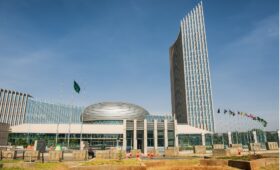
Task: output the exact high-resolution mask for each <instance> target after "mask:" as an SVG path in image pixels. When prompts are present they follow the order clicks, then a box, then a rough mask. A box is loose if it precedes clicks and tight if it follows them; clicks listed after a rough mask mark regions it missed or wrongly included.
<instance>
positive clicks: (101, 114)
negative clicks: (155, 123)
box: [82, 102, 149, 122]
mask: <svg viewBox="0 0 280 170" xmlns="http://www.w3.org/2000/svg"><path fill="white" fill-rule="evenodd" d="M148 114H149V113H148V112H147V111H146V110H145V109H144V108H142V107H140V106H137V105H134V104H130V103H123V102H102V103H97V104H93V105H90V106H88V107H86V108H85V110H84V112H83V115H82V116H83V117H82V120H83V121H84V122H88V121H95V120H123V119H127V120H133V119H138V120H141V119H142V120H143V119H144V118H145V116H146V115H148Z"/></svg>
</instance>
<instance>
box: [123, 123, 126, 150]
mask: <svg viewBox="0 0 280 170" xmlns="http://www.w3.org/2000/svg"><path fill="white" fill-rule="evenodd" d="M126 145H127V143H126V120H123V150H124V151H126Z"/></svg>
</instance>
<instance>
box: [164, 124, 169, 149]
mask: <svg viewBox="0 0 280 170" xmlns="http://www.w3.org/2000/svg"><path fill="white" fill-rule="evenodd" d="M164 147H165V148H167V147H168V129H167V119H164Z"/></svg>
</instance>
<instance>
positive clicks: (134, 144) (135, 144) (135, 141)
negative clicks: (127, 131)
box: [133, 119, 137, 149]
mask: <svg viewBox="0 0 280 170" xmlns="http://www.w3.org/2000/svg"><path fill="white" fill-rule="evenodd" d="M133 149H137V120H136V119H134V121H133Z"/></svg>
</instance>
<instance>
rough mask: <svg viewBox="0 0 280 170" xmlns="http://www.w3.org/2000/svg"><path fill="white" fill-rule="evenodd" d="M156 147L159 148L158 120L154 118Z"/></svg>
mask: <svg viewBox="0 0 280 170" xmlns="http://www.w3.org/2000/svg"><path fill="white" fill-rule="evenodd" d="M154 148H155V150H157V148H158V133H157V120H154Z"/></svg>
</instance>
